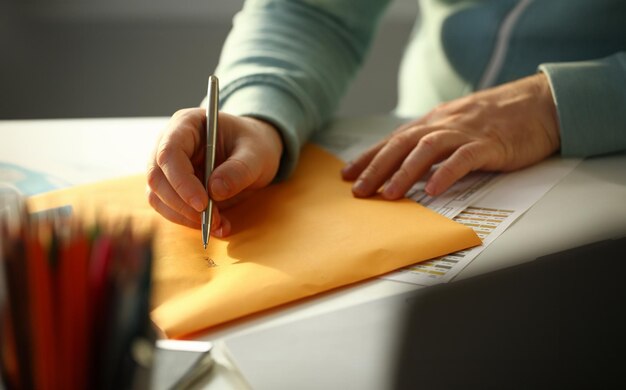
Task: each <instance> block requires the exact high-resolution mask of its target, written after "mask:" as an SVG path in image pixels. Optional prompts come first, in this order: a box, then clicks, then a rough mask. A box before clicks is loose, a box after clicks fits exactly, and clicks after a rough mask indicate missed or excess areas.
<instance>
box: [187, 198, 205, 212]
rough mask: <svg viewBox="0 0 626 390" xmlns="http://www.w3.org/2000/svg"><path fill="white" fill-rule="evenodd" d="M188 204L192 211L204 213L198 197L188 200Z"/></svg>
mask: <svg viewBox="0 0 626 390" xmlns="http://www.w3.org/2000/svg"><path fill="white" fill-rule="evenodd" d="M189 202H190V203H191V207H193V208H194V210H196V211H198V212H199V211H204V205H203V204H202V201H201V200H200V198H198V197H195V196H194V197H193V198H191V199H190V200H189Z"/></svg>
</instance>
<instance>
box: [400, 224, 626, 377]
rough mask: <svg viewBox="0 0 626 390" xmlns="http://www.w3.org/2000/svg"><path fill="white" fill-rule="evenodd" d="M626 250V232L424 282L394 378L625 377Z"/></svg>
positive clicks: (405, 330)
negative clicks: (458, 277)
mask: <svg viewBox="0 0 626 390" xmlns="http://www.w3.org/2000/svg"><path fill="white" fill-rule="evenodd" d="M624 253H626V237H624V238H621V239H618V240H607V241H602V242H598V243H595V244H590V245H586V246H583V247H580V248H576V249H572V250H567V251H564V252H560V253H557V254H553V255H548V256H544V257H541V258H539V259H537V260H535V261H532V262H529V263H525V264H522V265H519V266H516V267H511V268H508V269H504V270H501V271H497V272H493V273H490V274H485V275H481V276H477V277H474V278H471V279H466V280H462V281H458V282H454V283H451V284H447V285H439V286H435V287H432V288H426V289H423V290H421V291H420V293H419V294H418V295H417V297H416V298H415V302H414V304H413V305H412V312H411V315H410V319H409V321H408V323H407V325H406V328H405V329H404V332H405V338H404V342H403V348H402V351H401V354H400V358H399V361H398V363H397V367H398V371H397V374H396V378H397V382H396V383H395V388H396V389H413V388H423V389H450V388H455V389H456V388H463V389H467V388H480V389H491V388H493V389H504V388H506V389H515V388H532V389H536V388H581V387H586V388H608V387H612V386H609V385H610V384H614V383H623V380H622V379H623V375H622V374H623V364H622V362H623V359H624V351H625V348H624V347H625V339H626V337H625V336H624V332H625V329H626V323H625V321H624V319H623V318H624V316H623V313H624V311H626V310H625V309H624V308H625V305H626V283H625V281H624V276H625V275H626V272H625V271H626V260H625V258H626V256H624ZM613 386H615V385H613Z"/></svg>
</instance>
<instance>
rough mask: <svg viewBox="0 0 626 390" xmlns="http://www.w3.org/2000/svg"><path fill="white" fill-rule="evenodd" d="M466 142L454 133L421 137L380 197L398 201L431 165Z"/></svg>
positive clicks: (434, 133)
mask: <svg viewBox="0 0 626 390" xmlns="http://www.w3.org/2000/svg"><path fill="white" fill-rule="evenodd" d="M467 142H468V138H467V137H466V136H465V135H464V134H462V133H459V132H455V131H446V130H441V131H435V132H432V133H429V134H427V135H425V136H424V137H422V138H421V139H420V140H419V142H418V143H417V146H416V147H415V148H414V149H413V150H412V151H411V152H410V153H409V154H408V156H407V157H406V158H405V159H404V161H403V162H402V165H401V166H400V168H398V170H397V171H396V172H395V173H394V174H393V176H392V177H391V179H389V181H388V182H387V183H386V184H385V187H384V189H383V192H382V195H383V197H384V198H386V199H399V198H401V197H403V196H404V195H405V194H406V193H407V191H408V190H409V189H410V188H411V187H412V186H413V184H415V183H416V182H417V181H418V180H419V179H420V178H422V177H423V176H424V175H425V174H426V173H428V172H429V171H430V168H431V167H432V165H434V164H436V163H438V162H440V161H442V160H444V159H445V158H446V157H448V156H449V155H450V154H451V153H452V152H453V151H454V150H455V149H457V148H458V147H460V146H461V145H463V144H464V143H467Z"/></svg>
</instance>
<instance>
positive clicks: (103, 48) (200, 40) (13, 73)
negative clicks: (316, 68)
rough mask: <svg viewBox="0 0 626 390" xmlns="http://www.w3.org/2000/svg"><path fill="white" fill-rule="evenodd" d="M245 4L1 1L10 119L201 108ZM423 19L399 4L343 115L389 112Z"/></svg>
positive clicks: (1, 91)
mask: <svg viewBox="0 0 626 390" xmlns="http://www.w3.org/2000/svg"><path fill="white" fill-rule="evenodd" d="M242 4H243V1H242V0H229V1H218V0H184V1H180V0H178V1H176V0H109V1H102V0H0V119H33V118H83V117H129V116H169V115H171V114H172V113H173V112H175V111H176V110H178V109H179V108H183V107H190V106H196V105H198V104H199V102H200V100H201V99H202V97H203V94H204V93H205V92H206V91H205V88H206V86H205V84H206V77H207V75H208V74H210V73H211V72H212V71H213V70H214V68H215V66H216V64H217V60H218V56H219V52H220V50H221V47H222V43H223V41H224V38H225V37H226V35H227V33H228V31H229V29H230V27H231V20H232V17H233V15H234V14H235V13H236V12H237V11H238V10H239V9H240V8H241V5H242ZM416 11H417V2H416V1H415V0H396V1H394V2H393V4H392V6H391V8H390V9H389V11H388V12H387V14H386V15H385V18H384V19H383V22H382V24H381V28H380V31H379V33H378V35H377V37H376V41H375V42H374V45H373V47H372V52H371V53H370V56H369V57H368V61H367V63H366V64H365V66H364V68H363V69H362V71H361V72H360V73H359V75H358V77H357V80H356V81H355V83H354V84H353V86H352V88H351V89H350V91H349V92H348V94H347V96H346V97H345V99H344V101H343V102H342V105H341V108H340V111H339V115H371V114H380V113H387V112H389V111H390V110H392V109H393V107H394V106H395V103H396V81H397V70H398V66H399V61H400V58H401V53H402V50H403V48H404V45H405V43H406V40H407V37H408V34H409V32H410V31H411V28H412V25H413V22H414V19H415V15H416Z"/></svg>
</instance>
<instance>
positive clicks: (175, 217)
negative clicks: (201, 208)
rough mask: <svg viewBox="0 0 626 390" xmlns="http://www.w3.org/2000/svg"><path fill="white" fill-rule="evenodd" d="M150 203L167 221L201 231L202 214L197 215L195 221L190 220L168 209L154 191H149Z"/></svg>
mask: <svg viewBox="0 0 626 390" xmlns="http://www.w3.org/2000/svg"><path fill="white" fill-rule="evenodd" d="M148 203H150V206H152V208H153V209H155V210H156V211H157V212H158V213H159V214H161V215H162V216H163V217H165V218H166V219H167V220H169V221H171V222H174V223H177V224H179V225H183V226H187V227H190V228H193V229H200V226H201V222H200V214H196V218H194V219H188V218H186V217H185V216H184V215H182V214H179V213H178V212H176V211H174V210H172V209H171V208H170V207H168V206H167V205H166V204H165V203H163V201H162V200H161V199H160V198H159V197H158V196H157V195H156V194H155V193H154V192H153V191H148Z"/></svg>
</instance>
